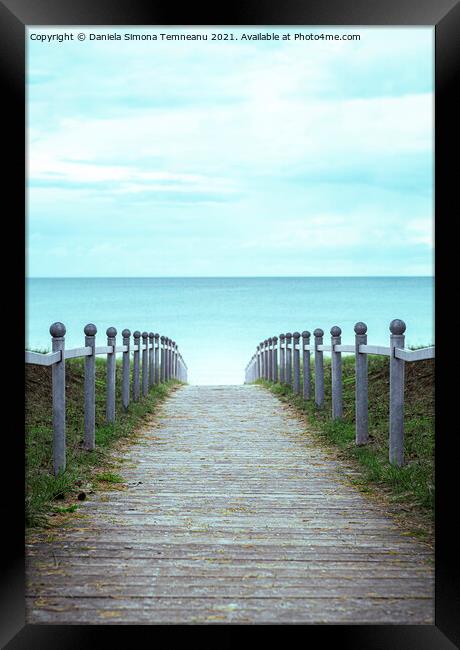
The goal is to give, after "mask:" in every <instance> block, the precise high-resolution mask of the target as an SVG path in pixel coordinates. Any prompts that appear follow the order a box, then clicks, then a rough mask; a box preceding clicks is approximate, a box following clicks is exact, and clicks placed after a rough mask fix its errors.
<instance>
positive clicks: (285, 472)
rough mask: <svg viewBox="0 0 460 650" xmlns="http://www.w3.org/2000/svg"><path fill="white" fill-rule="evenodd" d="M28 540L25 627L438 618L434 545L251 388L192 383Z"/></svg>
mask: <svg viewBox="0 0 460 650" xmlns="http://www.w3.org/2000/svg"><path fill="white" fill-rule="evenodd" d="M138 443H139V444H136V445H133V446H131V447H130V448H129V450H128V451H127V454H126V459H127V462H125V463H124V464H122V465H121V466H120V467H121V470H120V473H121V474H122V475H123V477H124V479H125V481H126V483H127V489H125V490H122V491H114V490H110V491H104V492H102V493H99V494H98V495H96V496H95V495H91V497H90V498H89V499H88V500H87V501H85V502H83V503H82V507H81V508H80V510H79V512H80V513H82V514H83V515H84V517H83V518H81V517H75V516H72V517H69V522H68V525H67V526H66V527H64V528H62V530H60V531H59V533H58V534H56V535H55V539H54V540H52V541H46V536H47V534H48V535H49V533H43V534H41V533H40V534H35V535H34V536H33V537H32V538H31V540H30V543H28V545H27V559H28V568H27V580H28V585H27V603H28V609H27V620H28V622H29V623H59V624H77V623H84V624H97V623H102V624H106V623H142V624H145V623H246V624H247V623H393V624H394V623H401V624H402V623H406V624H420V623H421V624H423V623H427V624H433V622H434V593H433V591H434V584H433V568H432V565H430V563H429V561H430V559H432V551H431V550H430V549H429V548H428V547H426V546H425V545H423V544H422V543H420V542H418V541H416V540H414V539H413V538H412V537H410V536H406V535H404V534H403V531H401V529H400V528H397V527H396V526H395V524H394V522H393V521H392V519H391V518H390V517H389V516H388V515H387V514H385V512H383V510H382V508H381V506H379V505H378V504H377V503H376V502H375V501H373V500H371V499H369V498H367V497H366V496H365V495H362V494H361V493H359V492H358V491H357V490H356V489H355V488H354V487H353V486H352V485H351V484H350V482H349V480H348V479H347V477H346V474H347V473H349V471H348V470H347V472H344V471H343V467H342V465H341V464H340V463H339V462H338V461H337V460H334V459H333V458H332V457H331V455H330V454H328V453H327V452H325V451H324V450H323V449H321V448H320V447H319V446H318V443H317V442H315V441H314V440H313V438H311V437H310V436H309V435H308V433H306V432H305V426H304V425H303V424H302V423H301V422H300V421H299V419H298V418H297V417H296V416H295V414H294V413H293V412H292V411H290V410H289V409H288V407H286V406H284V405H282V404H281V403H280V402H279V401H278V400H277V399H276V398H275V397H274V396H273V395H271V394H270V393H269V392H268V391H265V390H264V389H262V388H260V387H256V386H186V387H184V388H181V389H179V390H178V391H176V392H175V393H174V394H173V395H172V397H171V398H169V399H168V400H167V401H166V402H165V403H164V404H163V406H162V407H161V412H160V415H159V416H158V417H157V418H156V420H155V423H154V424H152V426H150V427H148V428H147V429H146V430H145V431H144V432H142V433H141V434H140V436H139V439H138Z"/></svg>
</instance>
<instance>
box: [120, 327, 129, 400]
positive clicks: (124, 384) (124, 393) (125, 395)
mask: <svg viewBox="0 0 460 650" xmlns="http://www.w3.org/2000/svg"><path fill="white" fill-rule="evenodd" d="M121 335H122V337H123V345H126V347H127V348H128V349H127V350H126V352H123V357H122V363H123V366H122V380H121V403H122V405H123V409H124V410H125V411H127V410H128V406H129V381H130V376H129V375H130V365H131V357H130V349H129V341H130V337H131V332H130V330H128V329H125V330H123V331H122V333H121Z"/></svg>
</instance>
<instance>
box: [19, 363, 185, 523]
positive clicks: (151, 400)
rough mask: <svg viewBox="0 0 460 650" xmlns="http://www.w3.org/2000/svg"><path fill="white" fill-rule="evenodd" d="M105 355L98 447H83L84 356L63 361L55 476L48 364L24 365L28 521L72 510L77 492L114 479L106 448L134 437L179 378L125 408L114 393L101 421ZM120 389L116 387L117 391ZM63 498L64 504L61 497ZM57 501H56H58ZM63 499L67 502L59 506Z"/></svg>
mask: <svg viewBox="0 0 460 650" xmlns="http://www.w3.org/2000/svg"><path fill="white" fill-rule="evenodd" d="M105 373H106V363H105V360H104V359H96V449H95V450H94V451H90V452H88V451H85V450H83V449H82V445H81V443H82V442H83V422H84V420H83V418H84V394H83V389H84V359H71V360H69V361H67V362H66V407H67V418H66V429H67V431H66V438H67V467H66V471H65V472H64V473H62V474H61V475H59V476H57V477H54V476H53V471H52V470H53V460H52V438H53V431H52V402H51V368H49V367H44V366H32V365H27V366H26V422H25V424H26V524H27V525H28V526H37V525H43V524H46V521H47V514H48V513H50V512H56V511H57V512H62V511H73V510H75V509H76V508H77V507H78V495H79V494H80V495H81V496H83V495H82V494H81V493H82V492H83V493H84V492H85V491H86V492H87V491H90V490H92V489H95V487H96V486H97V484H98V483H104V484H105V485H107V484H108V483H109V484H110V483H117V482H119V480H120V479H119V477H118V475H117V474H116V473H114V472H113V471H110V470H111V469H113V467H112V464H111V461H110V449H111V448H113V445H114V444H115V443H116V442H117V441H121V440H122V439H127V438H129V437H132V435H133V433H134V432H135V430H136V427H138V426H139V425H140V424H141V423H142V421H144V420H145V418H146V417H147V416H148V415H149V414H152V413H154V412H155V410H156V407H157V405H158V403H159V402H161V401H162V400H163V399H164V398H165V397H166V396H167V395H168V394H169V393H170V391H171V390H173V389H174V388H175V387H177V386H178V385H179V384H178V382H174V381H171V382H169V383H168V384H161V385H159V386H155V387H154V388H153V389H151V390H150V391H149V394H148V396H147V397H145V398H143V399H141V400H140V401H139V402H136V403H135V402H131V404H130V407H129V411H128V412H127V413H124V412H123V409H122V406H121V396H120V395H119V394H118V395H117V405H116V406H117V417H116V422H115V423H114V424H110V425H109V424H106V423H105V386H106V382H105ZM120 383H121V366H120V365H117V384H118V385H120ZM119 392H120V391H118V393H119ZM64 498H65V499H66V501H65V504H63V501H62V499H64ZM59 504H60V505H59ZM63 505H64V506H65V507H63Z"/></svg>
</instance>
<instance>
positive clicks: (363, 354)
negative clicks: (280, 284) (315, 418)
mask: <svg viewBox="0 0 460 650" xmlns="http://www.w3.org/2000/svg"><path fill="white" fill-rule="evenodd" d="M354 330H355V342H354V344H353V345H342V338H341V334H342V330H341V329H340V327H338V326H337V325H335V326H334V327H332V328H331V330H330V332H331V344H330V345H324V343H323V336H324V332H323V330H322V329H315V330H314V332H313V342H312V343H311V342H310V338H311V334H310V332H308V331H304V332H302V334H300V333H299V332H294V334H291V333H290V332H288V333H287V334H280V336H279V343H278V337H277V336H274V337H270V338H268V339H266V340H265V341H262V342H261V343H260V344H259V345H258V346H257V349H256V352H255V354H254V355H253V356H252V357H251V359H250V361H249V363H248V365H247V366H246V370H245V383H251V382H254V381H257V379H266V380H267V381H272V382H280V383H281V384H287V385H288V386H291V387H292V390H293V392H294V393H296V394H300V392H302V395H303V398H304V399H305V400H308V399H311V383H312V382H311V358H310V357H311V353H312V352H313V355H314V368H315V375H314V376H315V391H314V400H315V405H316V406H317V407H318V408H322V407H323V405H324V359H323V353H324V352H330V353H331V384H332V385H331V388H332V417H333V418H334V419H335V418H340V417H342V415H343V405H342V353H343V352H345V353H353V354H354V355H355V377H356V389H355V420H356V438H355V440H356V444H357V445H363V444H366V443H367V442H368V439H369V431H368V388H367V382H368V371H367V355H368V354H378V355H385V356H388V357H390V417H389V459H390V463H392V464H393V465H398V466H401V465H403V464H404V365H405V363H406V361H407V362H414V361H421V360H422V359H432V358H434V356H435V349H434V346H432V347H428V348H422V349H420V350H408V349H405V348H404V339H405V337H404V332H405V331H406V324H405V323H404V321H402V320H400V319H395V320H393V321H391V323H390V332H391V334H390V345H389V346H388V347H384V346H380V345H368V343H367V325H366V324H365V323H361V322H359V323H356V325H355V327H354ZM300 339H302V342H300ZM278 352H279V359H278ZM301 353H302V365H303V372H302V373H301V370H300V365H301V364H300V354H301ZM301 375H302V377H301Z"/></svg>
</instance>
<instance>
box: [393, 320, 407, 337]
mask: <svg viewBox="0 0 460 650" xmlns="http://www.w3.org/2000/svg"><path fill="white" fill-rule="evenodd" d="M405 331H406V323H405V322H404V321H403V320H401V319H399V318H395V319H394V320H392V321H391V323H390V332H391V333H392V334H399V335H401V334H404V332H405Z"/></svg>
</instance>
